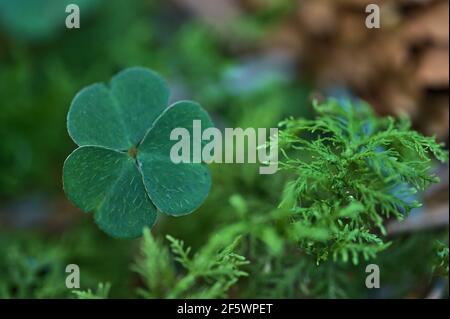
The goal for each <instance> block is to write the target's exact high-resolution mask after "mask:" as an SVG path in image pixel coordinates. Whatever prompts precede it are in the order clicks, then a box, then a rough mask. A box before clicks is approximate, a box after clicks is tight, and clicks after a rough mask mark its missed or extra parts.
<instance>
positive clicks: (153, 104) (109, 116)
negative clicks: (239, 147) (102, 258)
mask: <svg viewBox="0 0 450 319" xmlns="http://www.w3.org/2000/svg"><path fill="white" fill-rule="evenodd" d="M168 103H169V89H168V87H167V85H166V83H165V82H164V81H163V80H162V79H161V78H160V77H159V76H158V75H157V74H156V73H154V72H152V71H150V70H148V69H144V68H140V67H133V68H129V69H126V70H124V71H122V72H120V73H118V74H117V75H116V76H114V77H113V78H112V80H111V83H110V85H109V86H106V85H104V84H99V83H97V84H92V85H90V86H88V87H86V88H84V89H83V90H81V91H80V92H79V93H78V94H77V95H76V96H75V98H74V100H73V101H72V104H71V106H70V110H69V113H68V116H67V127H68V132H69V135H70V136H71V138H72V139H73V141H74V142H75V143H76V144H77V145H78V146H79V148H77V149H76V150H75V151H74V152H73V153H72V154H70V156H69V157H68V158H67V160H66V161H65V163H64V173H63V175H64V176H63V180H64V190H65V192H66V194H67V196H68V197H69V199H70V200H71V201H72V202H73V203H74V204H75V205H77V206H78V207H79V208H80V209H82V210H83V211H85V212H93V213H94V219H95V221H96V223H97V224H98V226H99V227H100V228H101V229H102V230H103V231H105V232H106V233H108V234H109V235H111V236H113V237H120V238H134V237H137V236H140V235H141V234H142V230H143V228H144V227H145V226H148V227H151V226H152V225H153V224H154V222H155V219H156V213H157V210H159V211H161V212H164V213H166V214H168V215H171V216H181V215H186V214H189V213H191V212H192V211H194V210H195V209H196V208H198V207H199V206H200V205H201V204H202V202H203V201H204V200H205V198H206V196H207V195H208V193H209V190H210V187H211V177H210V174H209V170H208V168H207V166H206V164H204V163H179V164H175V163H173V162H172V161H171V159H170V149H171V147H172V146H173V145H174V143H176V142H177V141H171V140H170V133H171V131H172V129H174V128H180V127H181V128H185V129H187V130H188V131H189V132H190V136H191V137H192V135H193V134H192V126H193V120H200V121H201V126H202V129H206V128H208V127H212V126H213V124H212V121H211V119H210V118H209V116H208V114H207V113H206V112H205V111H204V110H203V109H202V107H201V106H200V105H199V104H197V103H195V102H190V101H180V102H176V103H174V104H172V105H170V106H168ZM191 145H192V143H191Z"/></svg>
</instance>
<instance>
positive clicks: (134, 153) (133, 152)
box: [128, 146, 138, 158]
mask: <svg viewBox="0 0 450 319" xmlns="http://www.w3.org/2000/svg"><path fill="white" fill-rule="evenodd" d="M137 153H138V149H137V147H136V146H132V147H130V149H129V150H128V155H129V156H131V157H132V158H136V157H137Z"/></svg>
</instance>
